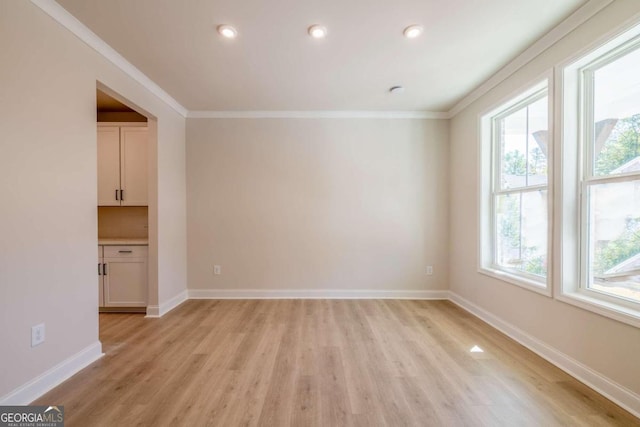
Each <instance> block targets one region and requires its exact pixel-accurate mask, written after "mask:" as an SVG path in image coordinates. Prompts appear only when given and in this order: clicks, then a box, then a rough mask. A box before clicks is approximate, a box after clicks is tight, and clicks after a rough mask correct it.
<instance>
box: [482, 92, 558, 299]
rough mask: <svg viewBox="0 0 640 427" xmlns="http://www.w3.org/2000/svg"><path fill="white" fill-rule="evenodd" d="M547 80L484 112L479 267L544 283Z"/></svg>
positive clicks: (530, 284)
mask: <svg viewBox="0 0 640 427" xmlns="http://www.w3.org/2000/svg"><path fill="white" fill-rule="evenodd" d="M547 91H548V89H547V82H546V81H545V82H544V83H541V84H539V85H536V86H535V87H534V88H531V89H529V90H527V91H523V92H522V93H521V94H519V95H518V96H517V97H515V98H513V99H512V100H510V101H509V102H507V103H505V104H503V105H502V106H501V107H499V108H498V109H496V110H494V111H492V112H490V113H489V114H487V115H485V117H484V118H483V122H482V126H483V130H482V132H483V150H484V151H485V155H484V156H483V157H484V161H483V167H482V169H483V180H485V181H486V182H485V190H486V191H483V197H484V198H488V199H489V200H486V199H485V202H486V203H484V204H483V205H484V208H483V210H484V212H483V216H484V224H481V228H484V229H486V230H485V233H484V238H483V239H482V240H484V242H483V243H482V249H481V250H482V252H483V254H482V255H481V256H482V265H481V271H483V272H488V273H490V274H494V275H499V276H500V277H501V278H507V279H509V281H511V282H513V283H515V284H518V285H522V286H525V287H529V288H533V289H534V290H539V289H546V288H547V276H548V240H549V239H548V228H549V226H548V199H549V191H548V184H549V180H548V175H549V166H550V165H549V161H548V158H549V149H550V144H549V141H550V137H549V97H548V95H547Z"/></svg>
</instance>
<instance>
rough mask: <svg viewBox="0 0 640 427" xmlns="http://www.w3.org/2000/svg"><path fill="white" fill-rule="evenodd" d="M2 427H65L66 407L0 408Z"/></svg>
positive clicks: (0, 423) (0, 426)
mask: <svg viewBox="0 0 640 427" xmlns="http://www.w3.org/2000/svg"><path fill="white" fill-rule="evenodd" d="M0 427H64V406H0Z"/></svg>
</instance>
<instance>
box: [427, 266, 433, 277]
mask: <svg viewBox="0 0 640 427" xmlns="http://www.w3.org/2000/svg"><path fill="white" fill-rule="evenodd" d="M432 274H433V266H431V265H427V276H431V275H432Z"/></svg>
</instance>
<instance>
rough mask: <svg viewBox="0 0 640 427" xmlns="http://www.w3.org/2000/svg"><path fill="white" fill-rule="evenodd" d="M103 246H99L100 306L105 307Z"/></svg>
mask: <svg viewBox="0 0 640 427" xmlns="http://www.w3.org/2000/svg"><path fill="white" fill-rule="evenodd" d="M102 261H103V260H102V246H98V307H104V280H103V277H104V276H103V275H102V272H103V270H102Z"/></svg>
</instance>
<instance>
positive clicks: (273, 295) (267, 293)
mask: <svg viewBox="0 0 640 427" xmlns="http://www.w3.org/2000/svg"><path fill="white" fill-rule="evenodd" d="M448 298H449V291H446V290H433V291H409V290H403V291H383V290H345V289H310V290H298V289H282V290H278V289H264V290H263V289H189V299H420V300H446V299H448Z"/></svg>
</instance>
